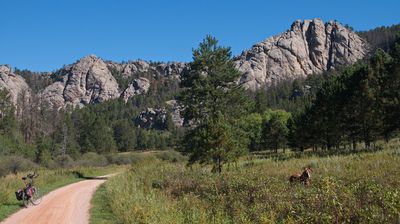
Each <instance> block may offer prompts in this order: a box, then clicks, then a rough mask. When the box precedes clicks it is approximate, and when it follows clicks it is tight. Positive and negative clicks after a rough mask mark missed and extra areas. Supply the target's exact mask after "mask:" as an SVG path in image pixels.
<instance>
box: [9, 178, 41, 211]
mask: <svg viewBox="0 0 400 224" xmlns="http://www.w3.org/2000/svg"><path fill="white" fill-rule="evenodd" d="M38 176H39V174H37V173H36V172H34V173H33V174H28V175H26V177H22V180H24V183H25V187H24V188H23V189H19V190H18V191H17V192H15V194H16V196H17V199H18V200H20V201H21V200H22V202H23V203H24V206H25V207H26V208H27V207H29V206H30V205H31V204H32V205H39V204H40V203H41V202H42V194H41V193H40V191H39V189H38V188H37V187H36V186H35V185H34V181H33V179H34V178H37V177H38Z"/></svg>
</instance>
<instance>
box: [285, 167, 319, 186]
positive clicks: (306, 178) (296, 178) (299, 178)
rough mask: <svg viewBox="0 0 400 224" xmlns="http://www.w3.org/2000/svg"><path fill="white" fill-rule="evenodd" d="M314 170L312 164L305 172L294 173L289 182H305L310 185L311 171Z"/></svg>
mask: <svg viewBox="0 0 400 224" xmlns="http://www.w3.org/2000/svg"><path fill="white" fill-rule="evenodd" d="M312 172H313V170H312V169H311V167H310V166H308V167H305V168H304V171H303V173H301V174H293V175H292V176H290V177H289V182H290V183H294V182H300V183H302V184H304V185H305V186H309V185H310V183H311V182H310V181H311V173H312Z"/></svg>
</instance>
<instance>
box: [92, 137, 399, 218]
mask: <svg viewBox="0 0 400 224" xmlns="http://www.w3.org/2000/svg"><path fill="white" fill-rule="evenodd" d="M384 147H385V149H384V150H383V151H379V152H368V153H362V154H350V155H333V156H326V157H321V156H308V157H304V158H303V157H301V158H292V159H287V160H284V161H279V160H273V159H256V160H251V161H241V163H239V164H238V165H237V166H232V167H230V168H229V169H225V171H224V172H223V173H222V174H219V175H215V174H212V173H210V172H209V168H207V167H206V168H204V167H199V166H194V167H191V168H188V167H186V166H185V164H184V163H168V162H165V161H159V160H154V161H152V162H151V163H149V162H146V163H138V164H134V165H132V168H131V169H130V170H129V171H128V172H126V173H124V174H122V175H119V176H116V177H114V178H111V179H110V180H109V181H108V182H106V183H105V184H104V188H102V191H101V192H102V193H101V194H102V195H103V198H102V203H104V204H107V211H108V213H110V212H111V213H112V214H114V215H113V217H114V218H115V221H114V222H115V223H399V222H400V190H399V189H400V181H399V179H398V172H399V170H400V149H399V146H398V145H395V146H394V145H393V144H389V145H385V146H384ZM307 165H311V166H312V167H313V169H314V173H313V174H312V185H311V186H310V187H304V186H302V185H299V184H297V185H290V184H289V183H288V178H289V176H290V175H291V174H293V173H296V172H300V171H301V169H302V167H304V166H307ZM104 191H105V192H104ZM93 223H96V222H94V221H93Z"/></svg>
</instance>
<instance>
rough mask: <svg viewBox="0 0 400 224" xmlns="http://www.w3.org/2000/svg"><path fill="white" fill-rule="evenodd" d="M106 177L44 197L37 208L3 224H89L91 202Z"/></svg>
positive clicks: (61, 189) (22, 212) (65, 187)
mask: <svg viewBox="0 0 400 224" xmlns="http://www.w3.org/2000/svg"><path fill="white" fill-rule="evenodd" d="M105 181H106V178H105V177H99V178H96V179H90V180H83V181H80V182H77V183H73V184H70V185H67V186H64V187H61V188H59V189H57V190H54V191H52V192H50V193H49V194H47V195H45V196H43V199H42V203H41V204H40V205H37V206H31V207H29V208H24V209H21V210H20V211H18V212H16V213H14V214H13V215H11V216H10V217H8V218H7V219H6V220H4V222H1V224H20V223H21V224H24V223H29V224H32V223H40V224H46V223H49V224H50V223H51V224H54V223H57V224H62V223H65V224H72V223H73V224H79V223H89V209H90V200H91V198H92V196H93V193H94V192H95V190H96V188H97V187H98V186H99V185H101V184H102V183H104V182H105Z"/></svg>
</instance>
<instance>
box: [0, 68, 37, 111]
mask: <svg viewBox="0 0 400 224" xmlns="http://www.w3.org/2000/svg"><path fill="white" fill-rule="evenodd" d="M0 89H5V90H7V91H8V93H9V94H10V98H11V101H12V102H13V103H14V105H17V100H18V97H19V96H21V94H25V97H28V98H29V97H30V93H31V89H30V88H29V86H28V84H27V83H26V82H25V79H24V78H22V77H21V76H20V75H17V74H14V73H13V72H12V71H11V68H10V67H8V66H5V65H1V66H0Z"/></svg>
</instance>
